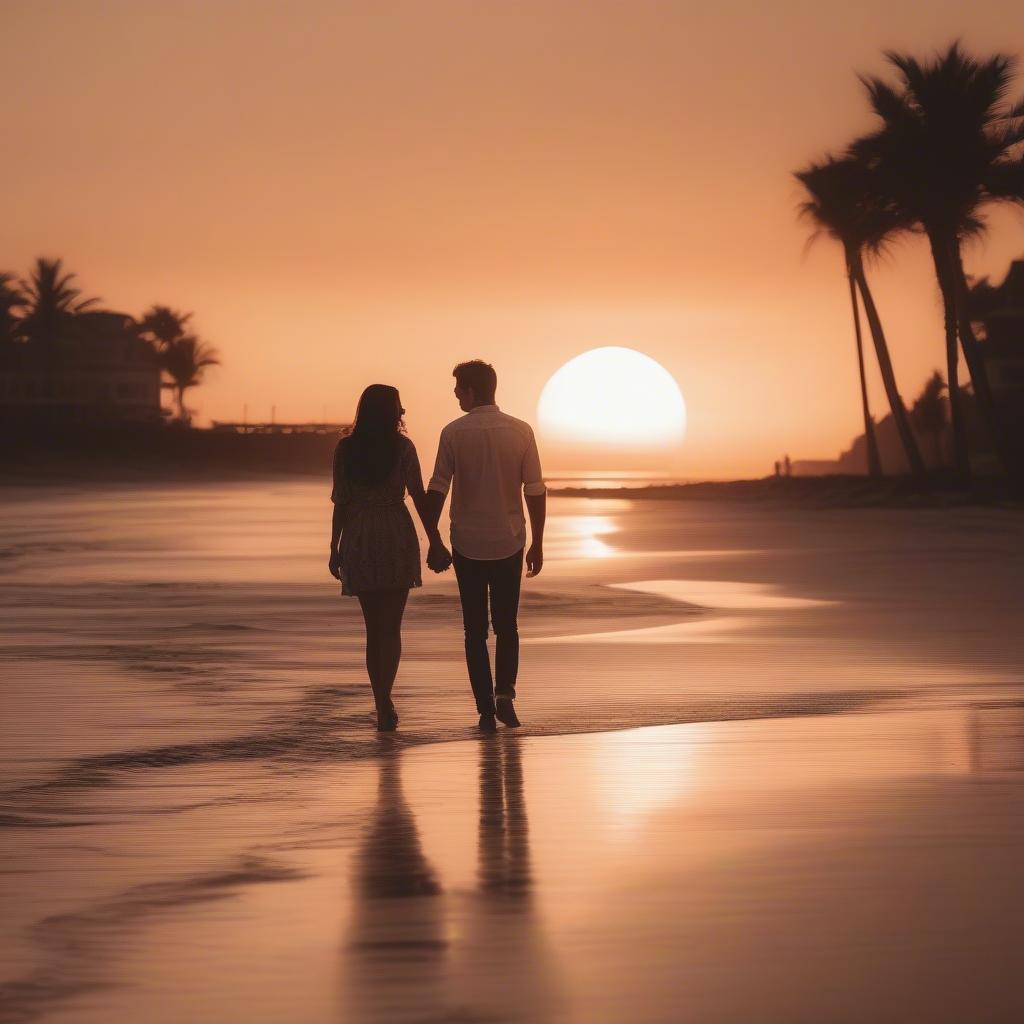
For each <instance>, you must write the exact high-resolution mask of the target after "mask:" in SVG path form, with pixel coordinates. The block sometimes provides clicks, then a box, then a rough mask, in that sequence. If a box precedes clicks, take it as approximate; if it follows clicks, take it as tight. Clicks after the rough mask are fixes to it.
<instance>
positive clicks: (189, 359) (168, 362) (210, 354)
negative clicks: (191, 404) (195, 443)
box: [160, 334, 220, 423]
mask: <svg viewBox="0 0 1024 1024" xmlns="http://www.w3.org/2000/svg"><path fill="white" fill-rule="evenodd" d="M208 366H220V356H219V355H218V353H217V350H216V349H214V348H212V347H211V346H210V345H207V344H206V342H204V341H200V340H199V339H198V338H197V337H196V336H195V335H194V334H186V335H184V336H182V337H180V338H178V339H176V340H175V341H173V342H172V343H171V344H170V345H168V346H167V347H166V348H164V349H163V350H162V351H161V353H160V368H161V369H162V370H163V371H164V372H165V373H166V374H167V376H168V377H170V380H169V381H167V382H166V383H165V384H164V387H165V388H169V389H171V390H173V392H174V400H175V403H176V404H177V406H178V419H180V420H181V421H182V422H183V423H188V421H189V414H188V411H187V410H186V409H185V392H186V391H187V390H188V389H189V388H193V387H195V386H196V385H197V384H199V383H200V382H201V381H202V378H203V373H204V371H205V370H206V368H207V367H208Z"/></svg>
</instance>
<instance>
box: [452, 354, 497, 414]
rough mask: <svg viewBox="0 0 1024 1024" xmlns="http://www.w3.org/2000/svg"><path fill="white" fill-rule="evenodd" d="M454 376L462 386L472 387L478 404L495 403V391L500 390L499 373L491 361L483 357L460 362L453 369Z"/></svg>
mask: <svg viewBox="0 0 1024 1024" xmlns="http://www.w3.org/2000/svg"><path fill="white" fill-rule="evenodd" d="M452 376H453V377H454V378H455V380H456V381H457V382H458V385H459V387H460V388H472V389H473V396H474V397H475V398H476V402H477V405H493V404H494V392H495V391H497V390H498V375H497V374H496V373H495V372H494V367H493V366H491V364H490V363H485V362H484V361H483V360H482V359H471V360H470V361H469V362H468V363H459V365H458V366H456V367H455V369H454V370H452Z"/></svg>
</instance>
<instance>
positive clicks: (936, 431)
mask: <svg viewBox="0 0 1024 1024" xmlns="http://www.w3.org/2000/svg"><path fill="white" fill-rule="evenodd" d="M945 391H946V382H945V381H944V380H943V379H942V374H941V373H939V371H938V370H936V371H935V372H934V373H933V374H932V375H931V376H930V377H929V378H928V380H927V381H926V383H925V386H924V389H923V390H922V392H921V394H920V395H919V396H918V398H917V400H916V401H915V402H914V405H913V407H912V408H911V410H910V415H911V418H912V419H913V421H914V426H915V427H917V429H918V430H920V431H921V433H922V434H930V435H931V437H932V444H933V445H934V448H935V465H936V466H941V465H942V464H943V462H944V461H945V459H944V457H943V454H942V435H943V434H945V433H946V428H947V426H948V425H949V421H948V420H947V418H946V399H945V398H944V397H943V395H944V393H945Z"/></svg>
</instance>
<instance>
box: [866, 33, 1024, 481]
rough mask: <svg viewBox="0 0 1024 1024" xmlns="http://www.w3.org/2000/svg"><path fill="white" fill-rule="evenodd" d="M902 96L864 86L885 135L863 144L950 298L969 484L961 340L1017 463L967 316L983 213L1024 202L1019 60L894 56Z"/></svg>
mask: <svg viewBox="0 0 1024 1024" xmlns="http://www.w3.org/2000/svg"><path fill="white" fill-rule="evenodd" d="M886 57H887V59H888V60H889V63H890V64H892V65H893V67H894V68H895V69H896V72H897V77H898V87H896V88H894V87H893V86H891V85H889V84H888V83H887V82H884V81H883V80H881V79H879V78H872V77H865V78H863V79H862V81H863V82H864V85H865V87H866V89H867V91H868V96H869V99H870V101H871V106H872V108H873V109H874V112H875V113H876V114H877V115H878V117H879V118H880V119H881V121H882V126H881V128H879V129H878V131H876V132H874V133H873V134H871V135H869V136H867V137H865V138H863V139H860V140H858V141H857V142H856V143H854V145H853V147H852V151H853V152H854V153H855V154H857V155H858V156H860V157H861V158H863V159H864V160H865V161H866V162H868V164H869V166H871V167H872V168H873V169H874V170H875V171H876V173H877V174H878V176H879V180H880V182H881V186H882V189H883V191H884V193H885V195H886V196H887V197H888V198H889V199H890V201H891V202H892V204H893V205H894V207H895V209H896V210H897V211H898V212H899V214H900V216H901V217H902V218H903V219H904V220H905V221H906V222H907V223H910V224H914V225H918V226H919V227H920V229H921V230H923V232H924V234H925V235H926V236H927V238H928V243H929V245H930V247H931V253H932V260H933V262H934V265H935V274H936V278H937V281H938V285H939V291H940V293H941V296H942V304H943V315H944V321H945V340H946V373H947V382H948V388H949V400H950V412H951V416H952V422H953V446H954V455H955V461H956V467H957V471H958V472H959V474H960V475H961V476H962V477H963V478H964V479H966V478H967V477H969V475H970V458H969V452H968V447H967V429H966V423H965V421H964V410H963V406H962V397H961V391H960V385H959V381H958V362H959V353H958V349H957V340H958V339H959V342H960V348H961V349H962V350H963V354H964V359H965V361H966V363H967V368H968V370H969V372H970V375H971V381H972V383H973V385H974V393H975V396H976V398H977V402H978V408H979V411H980V412H981V413H982V415H983V417H984V418H985V421H986V423H987V425H988V428H989V431H990V433H991V435H992V439H993V442H994V444H995V446H996V450H997V452H998V454H999V456H1000V459H1001V460H1002V462H1003V464H1004V466H1005V467H1006V468H1007V469H1008V470H1012V469H1013V468H1014V467H1015V464H1016V463H1017V459H1016V458H1015V457H1014V454H1013V453H1012V452H1011V451H1010V448H1009V437H1008V435H1007V433H1006V431H1005V430H1004V429H1003V428H1002V426H1001V423H1000V419H999V413H998V410H997V408H996V405H995V402H994V401H993V399H992V392H991V388H990V386H989V382H988V378H987V376H986V375H985V366H984V360H983V357H982V354H981V352H980V351H979V349H978V345H977V343H976V340H975V338H974V334H973V331H972V329H971V325H970V320H969V316H968V314H967V291H968V289H967V280H966V275H965V273H964V267H963V259H962V245H963V242H964V240H965V239H969V238H972V237H978V236H980V235H981V234H982V233H983V231H984V223H983V221H982V220H981V215H980V214H981V208H982V207H983V206H984V205H985V204H986V203H989V202H994V201H1005V200H1017V201H1021V200H1024V188H1022V184H1024V177H1022V174H1021V170H1020V164H1021V158H1020V154H1019V152H1018V150H1019V147H1020V144H1021V143H1022V142H1024V104H1019V103H1018V104H1017V105H1010V104H1008V103H1007V102H1006V94H1007V92H1008V90H1009V87H1010V83H1011V81H1012V78H1013V73H1014V61H1013V59H1012V58H1011V57H1008V56H1005V55H1003V54H996V55H995V56H992V57H989V58H988V59H987V60H977V59H975V58H974V57H971V56H969V55H967V54H966V53H964V51H963V50H962V49H961V48H960V45H959V43H954V44H953V45H952V46H950V47H949V49H948V50H947V51H946V52H945V53H943V54H938V55H936V57H935V58H934V59H933V60H931V61H929V62H925V63H921V62H919V61H917V60H916V59H914V58H912V57H908V56H906V55H904V54H899V53H894V52H888V53H887V54H886Z"/></svg>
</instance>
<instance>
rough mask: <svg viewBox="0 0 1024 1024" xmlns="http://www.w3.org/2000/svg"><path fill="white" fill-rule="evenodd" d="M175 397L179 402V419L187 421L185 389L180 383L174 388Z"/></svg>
mask: <svg viewBox="0 0 1024 1024" xmlns="http://www.w3.org/2000/svg"><path fill="white" fill-rule="evenodd" d="M174 398H175V400H176V401H177V403H178V419H179V420H181V422H182V423H184V422H185V389H184V388H183V387H182V386H181V385H180V384H178V385H176V386H175V388H174Z"/></svg>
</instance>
